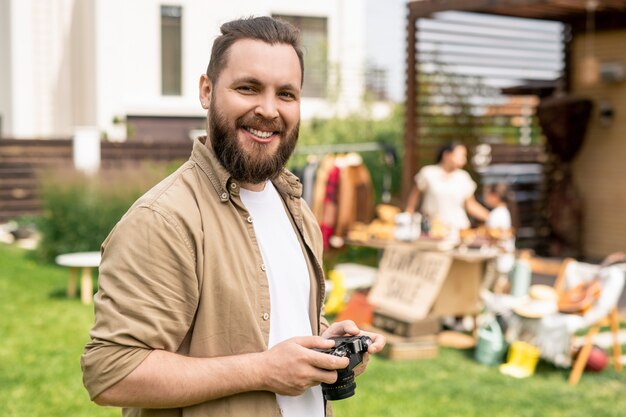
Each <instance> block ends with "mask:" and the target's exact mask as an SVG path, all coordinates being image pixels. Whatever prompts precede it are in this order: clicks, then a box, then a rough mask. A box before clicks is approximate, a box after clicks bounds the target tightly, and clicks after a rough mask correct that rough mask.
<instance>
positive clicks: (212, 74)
mask: <svg viewBox="0 0 626 417" xmlns="http://www.w3.org/2000/svg"><path fill="white" fill-rule="evenodd" d="M220 31H221V32H222V34H221V35H220V36H218V37H217V38H216V39H215V41H214V42H213V48H212V49H211V60H210V61H209V66H208V67H207V70H206V75H207V77H209V80H211V82H212V83H214V84H215V82H216V81H217V79H218V77H219V75H220V72H221V71H222V69H224V67H225V66H226V60H227V59H228V50H229V49H230V47H231V46H232V45H233V44H234V43H235V42H236V41H238V40H240V39H254V40H259V41H263V42H266V43H268V44H270V45H275V44H280V43H282V44H286V45H291V46H292V47H293V49H294V50H295V51H296V54H297V55H298V60H299V61H300V73H301V75H302V80H303V81H304V62H303V61H304V60H303V55H302V49H301V47H300V31H299V30H298V29H296V28H295V27H294V26H293V25H292V24H290V23H288V22H285V21H284V20H280V19H274V18H272V17H269V16H261V17H248V18H244V19H238V20H233V21H230V22H226V23H224V24H223V25H222V26H221V27H220Z"/></svg>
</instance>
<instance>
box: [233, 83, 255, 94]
mask: <svg viewBox="0 0 626 417" xmlns="http://www.w3.org/2000/svg"><path fill="white" fill-rule="evenodd" d="M237 91H241V92H242V93H253V92H254V88H253V87H251V86H249V85H242V86H241V87H237Z"/></svg>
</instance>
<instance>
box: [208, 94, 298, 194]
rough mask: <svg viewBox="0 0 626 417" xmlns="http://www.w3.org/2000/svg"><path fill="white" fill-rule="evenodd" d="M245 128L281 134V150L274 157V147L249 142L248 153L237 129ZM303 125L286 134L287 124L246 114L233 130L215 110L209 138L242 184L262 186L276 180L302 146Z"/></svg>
mask: <svg viewBox="0 0 626 417" xmlns="http://www.w3.org/2000/svg"><path fill="white" fill-rule="evenodd" d="M242 126H250V127H254V128H257V129H258V128H261V129H262V130H265V131H273V132H280V133H279V136H280V137H279V138H277V139H273V140H280V142H279V143H278V148H276V151H275V152H274V154H270V153H269V151H268V147H269V146H270V144H269V143H268V144H262V143H257V142H254V141H252V140H251V141H249V143H248V144H247V145H248V146H246V148H248V150H246V149H244V147H243V146H242V144H241V143H239V139H238V137H237V129H238V128H240V127H242ZM299 127H300V122H298V124H297V125H296V126H295V127H294V128H293V129H292V130H291V131H290V132H286V131H285V127H284V123H282V122H280V121H277V122H273V121H269V120H267V119H264V118H262V117H259V116H251V115H249V114H246V115H244V116H242V117H240V118H238V119H237V120H235V125H234V126H229V125H228V121H227V120H226V117H224V115H223V114H221V113H220V112H219V111H218V110H217V109H216V108H215V106H213V105H212V106H210V108H209V134H210V140H211V146H212V147H213V151H214V152H215V155H216V156H217V159H218V160H219V161H220V163H221V164H222V165H223V166H224V168H226V170H227V171H228V172H229V173H230V174H231V175H232V177H233V178H234V179H235V180H237V181H240V182H244V183H250V184H260V183H262V182H265V181H267V180H271V179H274V178H276V177H277V176H278V174H280V172H281V171H282V169H283V168H284V166H285V164H287V161H288V160H289V157H290V156H291V154H292V153H293V150H294V149H295V147H296V143H297V142H298V132H299Z"/></svg>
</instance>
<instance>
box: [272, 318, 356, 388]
mask: <svg viewBox="0 0 626 417" xmlns="http://www.w3.org/2000/svg"><path fill="white" fill-rule="evenodd" d="M331 327H332V326H331ZM333 346H334V342H333V341H332V340H328V339H324V338H322V337H319V336H303V337H294V338H291V339H287V340H285V341H283V342H281V343H278V344H277V345H275V346H274V347H272V348H271V349H270V350H268V351H267V352H264V353H263V354H262V355H263V359H262V361H261V366H262V368H263V372H264V378H265V381H266V387H265V389H267V390H268V391H272V392H275V393H276V394H281V395H294V396H295V395H301V394H302V393H304V391H306V390H307V389H308V388H310V387H312V386H315V385H319V384H320V383H322V382H325V383H327V384H332V383H334V382H335V381H336V380H337V371H336V370H337V369H343V368H345V367H346V366H348V363H349V360H348V358H340V357H337V356H333V355H328V354H326V353H322V352H317V351H315V350H313V349H329V348H331V347H333Z"/></svg>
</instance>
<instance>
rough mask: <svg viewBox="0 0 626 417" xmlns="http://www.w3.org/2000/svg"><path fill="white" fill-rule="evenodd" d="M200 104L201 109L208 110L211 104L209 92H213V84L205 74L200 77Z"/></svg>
mask: <svg viewBox="0 0 626 417" xmlns="http://www.w3.org/2000/svg"><path fill="white" fill-rule="evenodd" d="M199 87H200V88H199V92H200V104H201V105H202V108H203V109H208V108H209V105H210V104H211V91H212V90H213V83H211V80H209V77H207V75H206V74H202V75H201V76H200V86H199Z"/></svg>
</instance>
